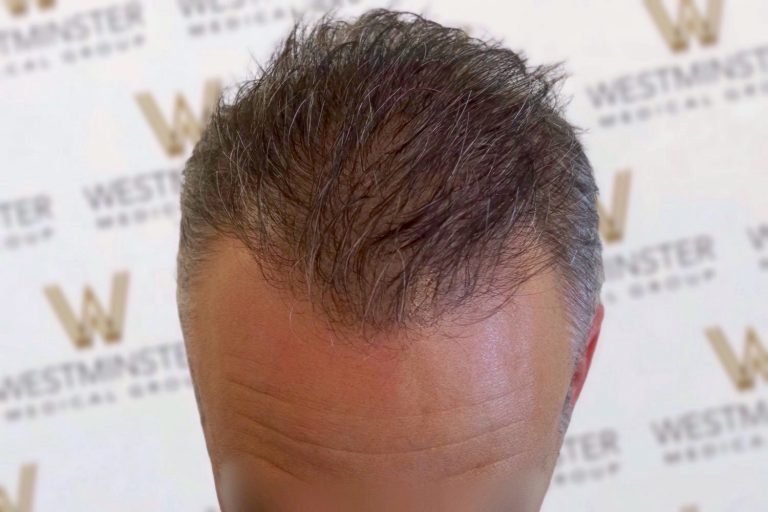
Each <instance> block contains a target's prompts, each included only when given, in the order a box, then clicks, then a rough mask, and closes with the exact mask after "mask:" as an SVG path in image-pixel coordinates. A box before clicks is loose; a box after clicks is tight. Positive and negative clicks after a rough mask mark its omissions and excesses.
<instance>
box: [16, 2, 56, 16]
mask: <svg viewBox="0 0 768 512" xmlns="http://www.w3.org/2000/svg"><path fill="white" fill-rule="evenodd" d="M32 1H33V0H5V6H6V7H7V8H8V12H10V13H11V14H12V15H13V16H21V15H23V14H26V13H27V11H29V4H30V3H31V2H32ZM54 5H56V0H37V7H38V8H39V9H50V8H52V7H53V6H54Z"/></svg>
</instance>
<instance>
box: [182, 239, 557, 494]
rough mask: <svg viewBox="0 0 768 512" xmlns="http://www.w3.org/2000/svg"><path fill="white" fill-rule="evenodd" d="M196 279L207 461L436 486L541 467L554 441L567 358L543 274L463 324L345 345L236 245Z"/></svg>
mask: <svg viewBox="0 0 768 512" xmlns="http://www.w3.org/2000/svg"><path fill="white" fill-rule="evenodd" d="M205 266H206V268H205V269H204V272H203V274H202V275H204V277H202V278H201V279H200V280H199V281H198V282H197V283H196V284H195V285H194V287H193V288H192V289H191V290H190V294H191V295H190V298H191V301H190V302H191V303H192V305H193V307H194V314H193V315H191V317H190V321H189V325H188V326H187V327H186V329H185V330H186V335H187V344H188V350H189V352H190V362H191V364H192V368H193V371H194V373H195V376H196V380H197V385H198V387H199V390H200V393H199V394H200V400H201V405H202V408H203V409H204V412H205V418H206V419H205V423H206V436H207V438H208V440H209V445H210V444H211V443H213V445H214V446H213V447H211V446H209V449H210V450H211V454H212V457H214V459H216V457H217V456H218V457H220V458H222V459H223V458H226V457H228V456H234V454H239V455H240V456H242V455H245V456H246V458H249V459H251V460H252V461H253V466H252V467H253V468H254V469H253V471H256V472H264V473H266V472H269V471H278V472H279V471H282V472H284V473H286V474H288V475H290V476H291V477H292V478H296V479H297V480H314V479H328V478H333V479H337V480H344V479H361V478H370V479H371V480H376V481H381V479H382V478H385V479H393V480H397V479H402V480H408V481H413V479H414V478H418V479H426V480H439V479H450V478H454V477H455V478H463V477H466V476H468V475H479V474H482V473H489V474H490V473H492V472H494V471H496V470H497V469H498V470H501V468H507V469H508V468H510V467H525V466H530V465H538V464H540V463H541V457H542V456H543V454H544V452H545V451H546V448H547V447H549V446H551V445H552V443H553V442H554V441H553V439H554V436H555V432H556V425H557V418H558V415H559V412H560V407H561V406H562V400H563V397H564V396H565V394H566V391H567V386H568V382H569V370H570V356H569V340H568V339H567V328H566V321H565V318H566V315H565V311H564V309H563V306H562V301H561V297H560V288H559V286H558V285H557V282H556V281H555V278H554V276H553V275H551V274H542V275H539V276H536V277H535V278H533V279H531V280H530V281H529V282H527V283H525V284H524V285H523V286H522V287H521V288H520V289H519V290H518V292H517V295H516V298H515V300H514V301H512V302H511V303H510V305H509V306H505V307H504V308H503V309H501V310H499V312H498V313H496V314H495V315H493V316H491V317H489V318H486V319H484V320H481V321H478V322H475V323H472V324H470V325H450V326H444V327H443V328H441V329H435V330H432V331H430V332H422V333H419V334H415V333H410V334H407V335H406V334H403V335H402V336H396V335H389V336H388V337H386V338H381V339H371V340H368V341H364V342H359V343H355V342H354V340H352V339H350V337H349V336H348V335H345V336H343V337H342V336H340V335H339V333H338V332H335V331H334V330H333V329H331V328H329V326H328V325H327V323H326V322H324V321H323V319H322V317H321V316H318V315H317V314H315V313H313V312H312V309H311V308H310V307H309V305H308V304H306V303H303V302H301V301H299V300H296V299H293V298H291V297H288V296H287V295H285V294H284V293H283V292H280V291H278V290H275V289H274V288H271V287H270V286H269V285H268V284H267V283H266V282H264V280H263V279H262V278H261V276H260V273H259V271H258V267H257V266H256V264H255V263H254V262H253V260H252V259H251V257H250V255H249V254H248V253H247V251H246V250H245V249H244V248H242V247H241V246H239V245H237V244H235V243H228V244H223V245H222V246H221V247H220V250H219V251H217V253H216V254H215V256H213V257H212V258H211V259H210V260H209V261H207V262H206V263H205ZM242 458H243V457H240V459H242ZM258 468H260V469H258Z"/></svg>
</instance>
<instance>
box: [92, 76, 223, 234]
mask: <svg viewBox="0 0 768 512" xmlns="http://www.w3.org/2000/svg"><path fill="white" fill-rule="evenodd" d="M221 90H222V85H221V82H220V81H219V80H208V81H207V82H205V84H204V85H203V94H202V101H191V100H190V99H189V98H188V97H187V96H186V95H185V94H183V93H177V94H176V95H175V97H174V99H173V101H172V102H169V104H168V105H167V106H166V105H163V104H162V103H161V102H160V101H158V99H157V98H156V97H155V95H154V94H153V93H151V92H149V91H141V92H139V93H137V94H136V95H135V97H134V101H135V104H136V108H137V112H138V113H139V114H140V115H138V116H137V119H142V120H143V121H145V122H146V126H147V128H148V129H147V134H148V136H147V139H146V143H147V145H152V147H153V148H154V147H156V148H158V149H160V150H161V151H162V154H163V155H164V156H166V157H168V158H169V159H170V158H180V157H186V156H188V154H189V152H190V151H191V149H192V147H193V146H194V144H195V143H196V142H197V140H198V139H199V138H200V134H201V133H202V129H203V127H204V126H205V123H206V122H207V121H208V118H209V116H210V114H211V111H212V110H213V108H214V106H215V105H216V103H217V101H218V97H219V94H220V93H221ZM193 105H194V106H193ZM82 192H83V197H84V199H85V202H86V204H87V206H88V208H89V210H90V211H91V213H92V214H93V218H94V224H95V225H96V227H97V228H98V229H100V230H110V229H119V228H125V227H129V226H135V225H140V224H145V223H147V222H151V221H155V220H174V221H175V220H177V217H178V213H179V194H180V192H181V169H179V168H177V167H172V168H160V169H151V170H143V171H139V172H133V173H129V174H123V175H120V176H117V177H115V178H111V179H108V180H100V181H98V182H96V183H91V184H87V185H85V186H84V187H83V189H82Z"/></svg>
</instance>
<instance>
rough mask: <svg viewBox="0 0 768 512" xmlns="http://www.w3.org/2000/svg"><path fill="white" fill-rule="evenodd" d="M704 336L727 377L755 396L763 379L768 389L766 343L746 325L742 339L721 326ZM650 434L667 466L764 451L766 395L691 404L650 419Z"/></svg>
mask: <svg viewBox="0 0 768 512" xmlns="http://www.w3.org/2000/svg"><path fill="white" fill-rule="evenodd" d="M704 334H705V337H706V338H707V339H708V341H709V344H710V346H711V348H712V350H713V354H714V355H715V356H716V358H717V360H718V362H719V363H720V366H721V367H722V368H723V376H724V377H723V382H728V385H729V386H730V385H732V386H733V389H734V390H735V391H736V392H739V393H745V392H749V395H745V396H748V397H751V396H752V395H753V393H754V392H755V391H756V390H757V388H758V385H759V384H760V383H761V382H762V384H763V385H765V387H766V389H768V345H766V344H765V342H764V340H761V338H760V336H759V334H758V331H757V330H756V329H755V328H753V327H751V326H750V327H747V329H746V333H745V336H744V337H743V339H735V338H734V339H729V337H728V336H727V335H726V333H725V331H724V330H723V329H722V327H720V326H712V327H709V328H707V329H705V332H704ZM651 431H652V434H653V436H654V438H655V440H656V442H657V444H658V446H659V448H660V449H661V453H662V460H663V461H664V463H665V464H668V465H677V466H679V465H683V464H695V463H707V462H709V461H711V460H727V458H732V457H739V456H743V455H750V454H757V453H763V454H764V453H765V451H766V450H767V449H768V397H766V395H764V394H763V395H762V396H758V397H756V398H752V399H751V400H750V399H744V400H741V401H734V402H730V403H725V404H718V405H715V406H711V407H706V408H700V409H693V410H689V411H685V412H684V413H682V414H677V415H673V416H668V417H665V418H660V419H658V420H656V421H654V422H652V423H651Z"/></svg>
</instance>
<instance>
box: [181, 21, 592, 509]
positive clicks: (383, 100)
mask: <svg viewBox="0 0 768 512" xmlns="http://www.w3.org/2000/svg"><path fill="white" fill-rule="evenodd" d="M562 76H563V75H562V74H561V73H560V72H559V67H558V66H538V67H532V66H528V65H527V62H526V60H525V58H524V57H522V56H521V55H519V54H516V53H514V52H513V51H511V50H509V49H506V48H504V47H503V46H501V45H500V44H499V43H497V42H484V41H481V40H478V39H474V38H471V37H469V36H468V35H467V34H466V33H465V32H464V31H462V30H459V29H455V28H447V27H444V26H441V25H439V24H437V23H434V22H432V21H429V20H427V19H424V18H423V17H420V16H417V15H413V14H408V13H397V12H392V11H386V10H375V11H369V12H367V13H365V14H364V15H362V16H361V17H359V18H356V19H354V20H353V21H339V20H336V19H332V18H330V17H324V18H323V19H321V20H320V21H319V22H316V23H315V24H313V25H311V26H309V27H307V26H305V25H297V26H296V27H294V29H293V31H292V32H291V34H290V35H289V37H288V38H287V39H286V40H285V42H284V43H283V44H282V45H281V47H280V49H279V50H278V51H277V52H276V53H275V54H274V56H273V57H272V59H271V60H270V62H269V64H268V65H267V66H266V67H265V68H264V69H263V70H261V73H260V76H258V77H257V78H255V79H253V80H249V81H246V82H245V83H244V84H243V85H242V86H241V87H240V88H239V89H238V90H237V94H236V95H235V96H234V98H233V99H231V100H230V101H225V100H222V101H221V102H220V104H219V106H218V108H217V109H216V111H215V112H214V114H213V116H212V118H211V121H210V123H209V125H208V126H207V128H206V130H205V132H204V134H203V136H202V138H201V140H200V141H199V143H198V144H197V146H196V147H195V150H194V153H193V155H192V156H191V158H190V159H189V161H188V162H187V165H186V168H185V170H184V180H183V191H182V199H181V205H182V218H181V239H180V245H179V254H178V272H179V274H178V302H179V314H180V318H181V323H182V328H183V332H184V338H185V341H186V344H187V350H188V355H189V360H190V370H191V373H192V378H193V382H194V387H195V392H196V396H197V400H198V405H199V409H200V414H201V419H202V424H203V430H204V433H205V438H206V443H207V447H208V451H209V454H210V457H211V461H212V465H213V469H214V476H215V480H216V486H217V491H218V495H219V499H220V501H221V502H222V506H223V510H224V512H240V511H243V512H251V511H257V510H258V511H262V510H263V511H265V512H277V511H280V512H305V511H306V512H388V511H397V512H416V511H418V512H422V511H424V512H426V511H440V512H518V511H526V512H527V511H533V510H538V509H539V507H540V505H541V502H542V500H543V496H544V493H545V492H546V488H547V486H548V484H549V480H550V478H551V475H552V471H553V468H554V464H555V460H556V458H557V454H558V451H559V449H560V446H561V443H562V440H563V439H562V437H563V435H564V432H565V430H566V427H567V425H568V422H569V419H570V415H571V411H572V408H573V405H574V403H575V401H576V399H577V397H578V396H579V392H580V390H581V388H582V385H583V383H584V379H585V377H586V373H587V370H588V369H589V364H590V361H591V357H592V353H593V350H594V347H595V343H596V340H597V337H598V334H599V330H600V325H601V321H602V316H603V307H602V305H601V304H600V300H599V295H600V288H601V285H602V281H603V270H602V261H601V249H602V246H601V242H600V239H599V236H598V229H597V228H598V217H597V211H596V199H597V188H596V185H595V182H594V178H593V175H592V169H591V167H590V164H589V161H588V159H587V157H586V156H585V154H584V151H583V148H582V146H581V144H580V143H579V141H578V140H577V130H576V129H575V128H574V127H572V126H571V125H570V124H569V123H568V122H566V120H565V119H564V118H563V115H562V110H563V107H562V105H561V103H560V102H559V100H558V98H557V95H556V93H555V92H556V85H557V84H559V83H560V80H561V78H562Z"/></svg>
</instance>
